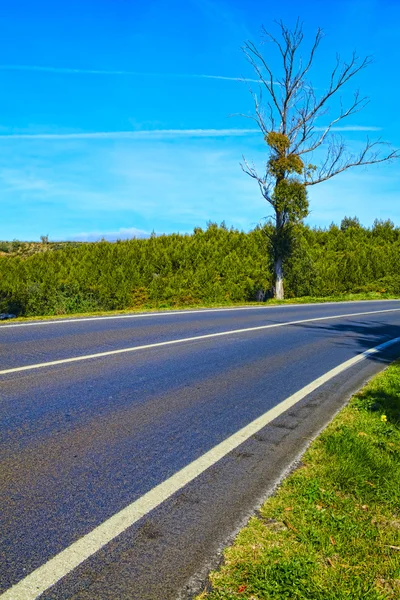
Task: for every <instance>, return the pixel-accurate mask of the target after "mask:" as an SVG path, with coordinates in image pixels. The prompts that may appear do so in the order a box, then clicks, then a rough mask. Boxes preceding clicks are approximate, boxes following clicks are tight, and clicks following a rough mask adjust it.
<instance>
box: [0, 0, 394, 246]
mask: <svg viewBox="0 0 400 600" xmlns="http://www.w3.org/2000/svg"><path fill="white" fill-rule="evenodd" d="M300 10H301V13H299V11H300ZM1 14H2V17H1V20H0V82H1V89H2V93H1V95H0V189H1V199H2V202H1V205H2V219H1V221H0V239H15V238H16V239H32V240H35V239H39V236H40V235H46V234H48V235H49V236H50V239H54V240H56V239H99V238H101V237H102V236H104V237H106V238H109V239H113V238H116V237H129V236H132V235H134V234H136V235H146V234H148V233H149V232H151V231H152V230H154V231H156V232H157V233H168V232H176V231H180V232H190V231H191V230H192V229H193V228H194V227H195V226H205V224H206V222H207V221H208V220H212V221H218V222H221V221H223V220H225V222H226V223H227V224H228V225H229V226H231V225H233V226H234V227H238V228H240V229H244V230H248V229H250V228H252V227H254V226H255V225H256V224H257V223H258V222H259V221H260V219H262V217H264V216H266V215H268V214H269V211H268V207H267V205H266V203H265V201H264V200H263V199H262V197H261V196H260V194H259V191H258V188H257V185H256V183H255V182H254V181H253V180H251V179H250V178H248V177H247V176H246V175H245V174H243V173H242V171H241V170H240V167H239V162H240V160H241V156H242V154H244V155H245V156H246V158H248V159H249V160H254V162H255V164H256V165H259V166H260V165H262V164H263V162H265V153H264V150H265V143H264V142H263V140H262V138H261V136H260V134H259V133H257V132H256V131H254V132H253V131H249V130H251V129H252V122H251V121H249V120H247V119H244V118H240V117H232V116H230V115H232V114H234V113H246V114H247V113H248V114H251V112H252V100H251V97H250V94H249V91H248V89H247V87H246V85H245V84H244V83H243V82H242V81H238V80H237V79H238V78H241V77H247V78H252V77H254V74H253V72H252V71H251V68H250V66H249V65H248V64H247V63H246V61H245V58H244V56H243V54H242V52H241V50H240V47H241V46H242V44H243V43H244V42H245V41H246V40H248V39H250V40H252V41H254V42H255V43H256V44H258V45H260V47H261V41H262V38H261V25H264V26H265V27H266V28H267V29H272V30H273V28H274V24H273V21H274V19H283V20H284V22H285V23H287V24H289V25H291V24H293V23H294V21H295V20H296V18H297V17H298V16H299V17H300V18H301V19H302V20H303V21H304V28H305V33H306V35H307V36H310V38H309V39H311V36H312V35H313V34H314V33H315V30H316V28H317V27H318V26H320V27H322V28H323V29H324V32H325V37H324V40H323V42H322V44H321V46H320V49H319V53H318V56H317V60H316V63H315V69H314V71H313V73H312V77H311V80H312V84H313V86H315V88H316V89H323V88H324V86H325V84H326V81H327V79H326V76H327V75H328V72H327V70H329V69H330V67H331V66H332V65H333V64H334V60H335V55H336V53H337V52H339V53H340V54H341V56H343V57H344V58H345V57H348V56H349V55H350V54H351V52H352V51H353V50H354V49H356V50H357V52H358V53H359V55H360V56H364V55H367V54H372V55H373V57H374V61H373V64H372V65H371V66H370V67H369V68H368V69H367V70H365V71H363V72H361V73H360V74H359V76H357V78H356V79H354V80H353V81H352V82H350V84H349V86H348V93H352V92H353V91H354V90H355V89H356V88H360V90H361V92H362V93H363V94H364V95H367V96H369V97H370V103H369V105H368V106H367V107H366V108H365V109H364V110H363V111H362V112H360V113H358V114H357V115H354V116H353V117H352V118H351V120H349V121H346V123H345V124H346V126H347V127H348V130H347V131H343V132H342V133H341V135H342V136H343V137H344V138H345V140H346V141H347V142H348V145H349V148H350V149H352V150H354V151H356V150H357V149H358V148H360V145H361V143H362V141H363V140H364V139H365V136H366V135H369V136H370V137H371V138H376V137H382V138H383V139H385V140H387V141H389V142H391V143H392V145H393V146H395V147H400V122H399V119H398V97H399V93H400V84H399V78H398V72H399V68H398V65H399V64H400V48H399V44H398V35H399V29H398V23H399V22H400V2H398V0H354V1H352V0H335V2H330V3H325V2H320V1H316V0H315V1H311V0H303V2H301V3H299V2H298V0H296V1H293V0H286V1H285V2H280V3H279V2H276V1H273V2H272V1H269V0H264V1H261V0H247V1H246V2H244V1H243V0H230V1H228V0H148V1H147V2H141V1H139V0H112V1H111V0H69V1H68V2H67V1H65V0H58V1H57V2H54V1H44V0H36V2H32V1H31V0H13V2H4V1H3V2H2V3H1ZM262 48H263V51H264V54H265V55H266V56H268V57H269V56H271V61H272V64H276V63H275V58H274V55H273V54H272V53H271V52H272V48H271V46H270V45H268V44H264V45H263V46H262ZM264 49H265V50H264ZM345 97H346V96H345ZM328 116H329V115H328ZM328 116H327V118H328ZM323 124H324V123H322V122H321V125H323ZM399 168H400V161H397V162H395V163H392V164H384V165H381V166H375V167H369V168H368V169H364V168H362V169H357V170H352V171H349V172H347V173H346V174H344V175H340V176H338V177H337V178H335V179H333V180H331V181H329V182H326V183H323V184H321V185H319V186H314V187H312V188H310V207H311V214H310V217H309V218H308V222H309V223H310V224H312V225H318V226H327V225H329V224H330V223H331V222H332V221H336V222H339V221H340V220H341V219H342V217H343V216H344V215H351V216H353V215H357V216H358V217H359V218H360V220H361V222H362V223H363V224H365V225H371V224H372V222H373V220H374V218H375V217H378V218H381V219H386V218H391V219H392V220H393V221H394V222H395V223H396V224H397V225H400V194H399V181H400V178H399Z"/></svg>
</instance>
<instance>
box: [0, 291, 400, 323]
mask: <svg viewBox="0 0 400 600" xmlns="http://www.w3.org/2000/svg"><path fill="white" fill-rule="evenodd" d="M398 299H399V296H398V295H397V296H396V295H393V294H387V293H379V292H366V293H362V294H342V295H338V296H322V297H319V296H302V297H301V298H287V299H285V300H275V299H270V300H266V301H265V302H225V303H223V304H221V303H215V302H214V303H213V302H205V303H198V304H179V303H173V302H171V303H166V302H159V303H157V302H155V303H154V304H144V305H143V306H134V307H130V308H125V309H122V310H109V311H97V312H96V311H92V312H81V313H68V314H53V315H42V316H27V317H17V318H16V319H12V322H13V323H15V322H18V321H42V320H48V319H50V320H53V319H56V320H58V319H71V318H76V317H102V316H112V315H124V314H133V313H142V312H159V311H172V310H193V309H201V308H229V307H231V308H234V307H239V306H277V305H281V304H314V303H315V304H318V303H324V302H357V301H362V300H398ZM7 321H8V319H5V320H4V321H0V327H1V325H2V324H3V323H7ZM8 322H9V321H8Z"/></svg>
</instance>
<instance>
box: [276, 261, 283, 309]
mask: <svg viewBox="0 0 400 600" xmlns="http://www.w3.org/2000/svg"><path fill="white" fill-rule="evenodd" d="M274 278H275V284H274V298H275V299H276V300H283V298H284V291H283V269H282V258H281V257H278V258H276V259H275V260H274Z"/></svg>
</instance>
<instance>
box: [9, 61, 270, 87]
mask: <svg viewBox="0 0 400 600" xmlns="http://www.w3.org/2000/svg"><path fill="white" fill-rule="evenodd" d="M0 71H37V72H43V73H65V74H67V75H111V76H116V75H117V76H118V75H126V76H128V77H129V76H131V77H132V76H133V77H179V78H193V79H221V80H223V81H241V82H242V81H250V82H254V83H259V80H258V79H248V78H246V77H228V76H225V75H205V74H196V73H140V72H138V71H124V70H111V71H106V70H102V69H72V68H69V67H51V66H40V65H0Z"/></svg>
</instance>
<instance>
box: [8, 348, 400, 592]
mask: <svg viewBox="0 0 400 600" xmlns="http://www.w3.org/2000/svg"><path fill="white" fill-rule="evenodd" d="M399 342H400V337H398V338H394V339H392V340H389V341H387V342H385V343H383V344H380V345H379V346H376V347H375V348H370V349H369V350H366V351H365V352H363V353H362V354H358V355H357V356H354V357H353V358H350V359H349V360H346V361H345V362H343V363H342V364H340V365H338V366H337V367H335V368H334V369H331V370H330V371H328V372H327V373H325V374H324V375H322V376H321V377H318V379H315V380H314V381H312V382H311V383H309V384H308V385H306V386H305V387H303V388H302V389H301V390H299V391H298V392H296V393H295V394H293V395H292V396H289V397H288V398H286V399H285V400H283V401H282V402H280V404H278V405H277V406H275V407H274V408H272V409H270V410H268V411H267V412H266V413H264V414H263V415H261V417H258V418H257V419H255V420H254V421H252V422H251V423H249V424H248V425H246V426H245V427H243V428H242V429H240V430H239V431H237V432H236V433H234V434H233V435H231V436H230V437H228V438H227V439H225V440H224V441H223V442H221V443H220V444H217V446H214V448H212V449H211V450H209V451H208V452H206V453H205V454H203V455H202V456H200V457H199V458H197V459H196V460H194V461H193V462H191V463H190V464H189V465H187V466H186V467H184V468H183V469H181V470H180V471H178V472H177V473H175V474H174V475H172V476H171V477H169V478H168V479H166V480H165V481H163V482H162V483H160V484H159V485H157V486H156V487H154V488H153V489H151V490H150V491H149V492H147V493H146V494H144V495H143V496H141V497H140V498H138V500H135V502H132V504H129V505H128V506H126V507H125V508H123V509H122V510H121V511H119V512H118V513H116V514H115V515H113V516H112V517H110V518H109V519H107V520H106V521H104V522H103V523H101V524H100V525H98V526H97V527H96V528H95V529H93V530H92V531H91V532H89V533H87V534H86V535H84V536H83V537H81V538H80V539H79V540H77V541H76V542H74V543H73V544H71V545H70V546H68V547H67V548H65V550H62V551H61V552H60V553H59V554H56V556H54V557H53V558H51V559H50V560H49V561H48V562H47V563H45V564H44V565H42V566H41V567H39V568H38V569H36V570H35V571H33V572H32V573H30V574H29V575H27V577H25V578H24V579H22V580H21V581H19V582H18V583H16V584H15V585H14V586H12V587H11V588H9V589H8V590H7V591H6V592H4V593H3V594H1V595H0V600H35V599H36V598H38V597H39V596H40V595H41V594H42V593H43V592H45V591H46V590H48V589H49V588H50V587H51V586H53V585H55V584H56V583H57V582H58V581H60V579H62V578H63V577H65V576H66V575H67V574H68V573H70V572H71V571H73V570H74V569H75V568H76V567H78V566H79V565H80V564H81V563H83V561H85V560H86V559H88V558H89V557H90V556H93V555H94V554H95V553H96V552H98V551H99V550H100V549H101V548H103V547H104V546H105V545H106V544H108V543H109V542H110V541H111V540H113V539H115V538H116V537H117V536H119V535H120V534H121V533H123V532H124V531H126V530H127V529H128V528H129V527H131V525H133V524H134V523H136V522H137V521H139V519H141V518H142V517H144V516H145V515H147V514H148V513H149V512H150V511H151V510H153V509H154V508H156V507H157V506H159V505H160V504H162V503H163V502H165V500H167V499H168V498H170V497H171V496H172V495H173V494H175V493H176V492H177V491H179V490H180V489H182V488H183V487H184V486H185V485H187V484H188V483H190V482H191V481H193V480H194V479H195V478H196V477H198V476H199V475H201V474H202V473H204V471H206V470H207V469H208V468H210V467H211V466H212V465H214V464H215V463H217V462H218V461H219V460H221V459H222V458H223V457H225V456H226V455H227V454H229V452H232V450H235V449H236V448H237V447H238V446H240V445H241V444H243V442H245V441H246V440H248V439H249V438H250V437H251V436H252V435H254V434H256V433H258V432H259V431H260V430H261V429H263V428H264V427H265V426H266V425H268V423H270V422H271V421H273V420H274V419H276V418H277V417H279V415H281V414H282V413H284V412H285V411H287V410H288V409H289V408H291V407H292V406H294V405H295V404H297V403H298V402H300V400H302V399H303V398H305V396H307V395H308V394H310V393H311V392H313V391H314V390H316V389H317V388H319V387H320V386H321V385H323V384H324V383H326V382H327V381H329V380H330V379H332V378H333V377H335V376H336V375H339V374H340V373H342V372H343V371H345V370H346V369H348V368H350V367H352V366H353V365H355V364H357V363H358V362H360V361H362V360H364V359H365V358H367V357H368V356H371V355H372V354H376V353H377V352H380V351H381V350H384V349H385V348H387V347H388V346H392V345H393V344H396V343H399Z"/></svg>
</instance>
